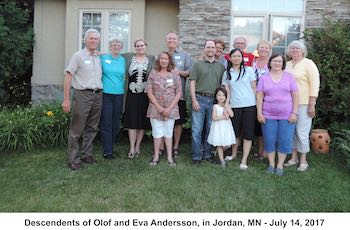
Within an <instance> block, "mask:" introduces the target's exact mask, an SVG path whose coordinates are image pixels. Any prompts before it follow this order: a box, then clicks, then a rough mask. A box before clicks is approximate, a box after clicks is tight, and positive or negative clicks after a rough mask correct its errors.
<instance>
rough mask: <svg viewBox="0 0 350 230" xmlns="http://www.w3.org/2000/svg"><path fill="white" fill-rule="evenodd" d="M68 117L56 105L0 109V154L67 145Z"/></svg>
mask: <svg viewBox="0 0 350 230" xmlns="http://www.w3.org/2000/svg"><path fill="white" fill-rule="evenodd" d="M69 123H70V117H69V114H65V113H63V111H62V109H61V106H60V105H58V104H57V105H40V106H37V107H33V108H26V107H16V108H15V109H7V108H2V110H1V112H0V151H15V150H25V151H28V150H31V149H33V148H35V147H47V146H59V145H66V144H67V137H68V131H69Z"/></svg>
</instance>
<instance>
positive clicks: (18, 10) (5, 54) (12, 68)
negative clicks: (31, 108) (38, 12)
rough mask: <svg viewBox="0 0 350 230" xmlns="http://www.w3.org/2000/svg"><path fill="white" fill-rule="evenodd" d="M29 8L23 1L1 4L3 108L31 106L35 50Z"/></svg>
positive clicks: (0, 96) (6, 0) (0, 86)
mask: <svg viewBox="0 0 350 230" xmlns="http://www.w3.org/2000/svg"><path fill="white" fill-rule="evenodd" d="M30 13H31V12H30V6H28V4H26V3H25V2H24V1H15V0H4V1H1V2H0V104H2V105H4V104H11V105H17V104H28V103H29V101H30V78H31V67H32V46H33V42H34V34H33V25H32V22H31V15H30Z"/></svg>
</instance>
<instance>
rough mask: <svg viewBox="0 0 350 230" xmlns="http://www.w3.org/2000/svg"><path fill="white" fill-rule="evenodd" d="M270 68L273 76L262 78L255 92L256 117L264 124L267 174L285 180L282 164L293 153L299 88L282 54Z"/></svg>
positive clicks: (271, 59) (272, 58) (266, 75)
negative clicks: (286, 70) (276, 161)
mask: <svg viewBox="0 0 350 230" xmlns="http://www.w3.org/2000/svg"><path fill="white" fill-rule="evenodd" d="M268 67H269V69H270V72H269V73H267V74H264V75H263V76H261V78H260V79H259V83H258V87H257V89H256V91H257V102H256V103H257V104H256V107H257V116H258V121H259V122H260V123H261V124H262V132H263V138H264V150H265V151H266V153H267V157H268V160H269V167H268V168H267V169H266V172H267V173H275V174H276V175H279V176H283V163H284V161H285V159H286V156H287V154H291V153H292V144H293V135H294V130H295V122H296V120H297V112H298V87H297V85H296V82H295V80H294V77H293V75H291V74H290V73H288V72H285V71H284V69H285V67H286V60H285V58H284V57H283V56H282V55H281V54H274V55H272V56H271V57H270V59H269V62H268ZM276 148H277V154H278V163H277V167H275V154H276Z"/></svg>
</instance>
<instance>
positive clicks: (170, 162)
mask: <svg viewBox="0 0 350 230" xmlns="http://www.w3.org/2000/svg"><path fill="white" fill-rule="evenodd" d="M168 164H169V166H176V162H175V160H172V161H168Z"/></svg>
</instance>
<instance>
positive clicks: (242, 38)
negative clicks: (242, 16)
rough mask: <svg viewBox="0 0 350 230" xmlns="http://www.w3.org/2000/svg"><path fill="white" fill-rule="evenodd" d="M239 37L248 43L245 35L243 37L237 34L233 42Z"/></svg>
mask: <svg viewBox="0 0 350 230" xmlns="http://www.w3.org/2000/svg"><path fill="white" fill-rule="evenodd" d="M239 38H241V39H243V40H244V42H245V43H247V39H246V38H245V37H243V36H236V37H235V38H234V39H233V42H235V41H236V40H237V39H239Z"/></svg>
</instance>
